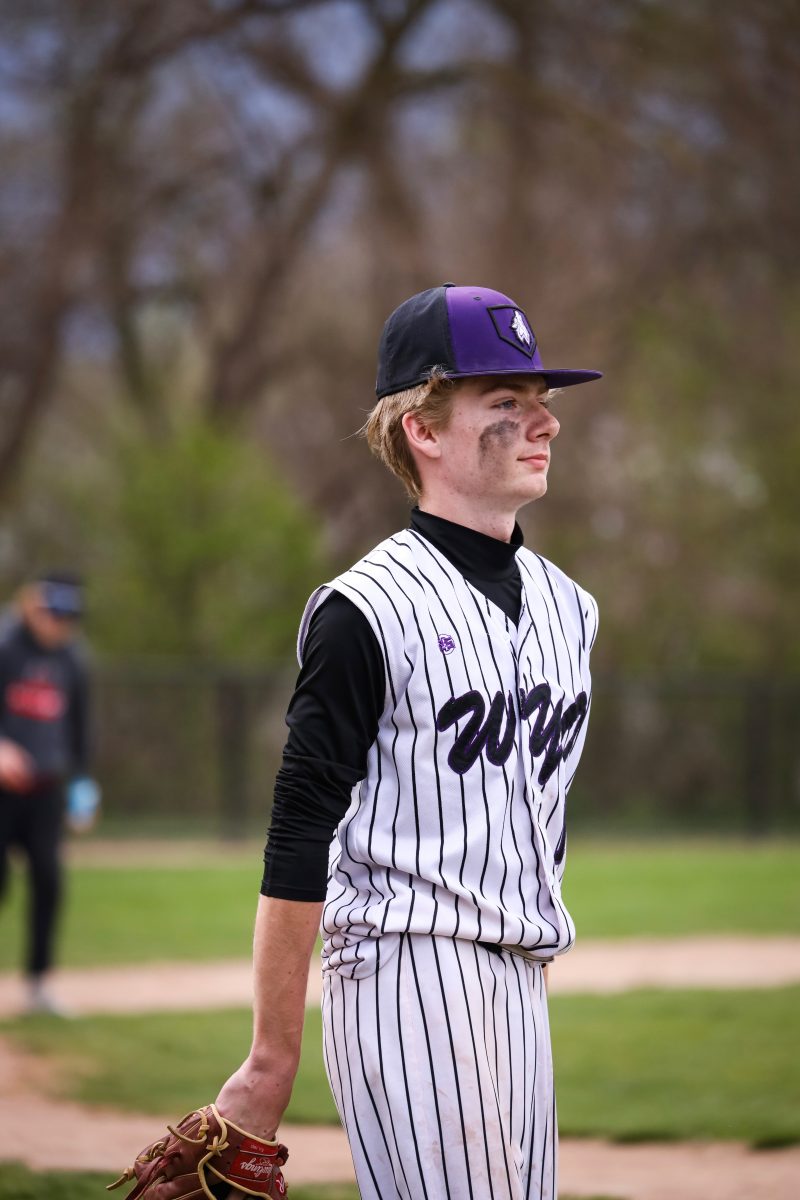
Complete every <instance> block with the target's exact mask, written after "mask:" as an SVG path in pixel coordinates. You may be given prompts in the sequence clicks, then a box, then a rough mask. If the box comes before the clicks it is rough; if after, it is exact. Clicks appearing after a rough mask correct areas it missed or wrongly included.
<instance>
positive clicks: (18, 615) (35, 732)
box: [0, 572, 89, 1015]
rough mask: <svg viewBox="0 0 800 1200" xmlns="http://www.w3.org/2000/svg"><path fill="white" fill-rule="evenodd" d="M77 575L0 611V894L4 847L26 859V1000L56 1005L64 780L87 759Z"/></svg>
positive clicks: (40, 585)
mask: <svg viewBox="0 0 800 1200" xmlns="http://www.w3.org/2000/svg"><path fill="white" fill-rule="evenodd" d="M82 616H83V588H82V585H81V581H80V579H79V578H78V577H77V576H75V575H73V574H71V573H67V572H51V573H48V574H46V575H43V576H41V577H40V578H39V579H37V580H35V581H33V582H31V583H29V584H28V585H26V586H25V587H23V588H22V590H21V591H20V593H19V595H18V597H17V600H16V603H15V604H14V605H13V606H12V607H11V608H10V609H9V610H8V611H7V612H6V613H5V614H4V617H3V618H2V621H0V897H2V895H3V892H4V891H5V885H6V882H7V877H8V857H9V849H10V848H11V847H12V846H16V847H18V848H19V849H20V850H21V851H22V853H23V855H24V857H25V859H26V860H27V866H28V874H29V883H30V897H29V906H28V937H27V948H26V961H25V971H26V976H27V984H28V1008H29V1011H32V1012H48V1013H52V1014H54V1015H58V1014H59V1013H61V1012H62V1010H61V1009H60V1007H59V1005H58V1004H57V1003H56V1001H55V999H54V997H53V995H52V993H51V991H50V988H49V983H48V975H49V972H50V970H51V968H52V966H53V949H54V938H55V931H56V923H57V918H58V913H59V908H60V902H61V898H62V893H63V868H62V863H61V846H62V842H63V831H64V823H65V822H64V817H65V807H66V790H67V786H68V785H69V784H70V783H71V782H72V781H74V780H76V779H78V778H80V777H82V776H85V774H86V772H87V769H88V699H89V680H88V672H87V668H86V662H85V659H84V654H83V651H82V649H81V647H80V645H79V644H78V635H79V631H80V624H81V618H82Z"/></svg>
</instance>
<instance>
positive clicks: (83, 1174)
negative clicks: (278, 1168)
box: [0, 1163, 608, 1200]
mask: <svg viewBox="0 0 800 1200" xmlns="http://www.w3.org/2000/svg"><path fill="white" fill-rule="evenodd" d="M108 1179H109V1176H108V1175H99V1174H97V1173H96V1172H92V1171H29V1170H28V1169H27V1168H26V1167H22V1166H20V1165H19V1164H18V1163H0V1200H54V1198H56V1197H57V1200H87V1197H91V1196H96V1197H98V1198H99V1197H100V1196H105V1197H106V1198H107V1197H108V1195H109V1193H108V1192H106V1191H105V1186H106V1184H107V1183H108ZM289 1183H290V1185H291V1186H290V1190H289V1195H290V1197H291V1200H358V1189H357V1188H356V1187H352V1186H350V1187H348V1186H347V1185H346V1184H328V1185H326V1186H324V1187H301V1186H300V1185H299V1184H294V1183H292V1182H291V1175H290V1176H289ZM110 1194H111V1195H112V1196H119V1197H120V1198H121V1200H124V1196H125V1189H124V1188H121V1189H120V1191H118V1192H112V1193H110ZM564 1200H569V1197H567V1196H565V1197H564ZM597 1200H603V1197H600V1196H598V1197H597ZM606 1200H608V1198H606Z"/></svg>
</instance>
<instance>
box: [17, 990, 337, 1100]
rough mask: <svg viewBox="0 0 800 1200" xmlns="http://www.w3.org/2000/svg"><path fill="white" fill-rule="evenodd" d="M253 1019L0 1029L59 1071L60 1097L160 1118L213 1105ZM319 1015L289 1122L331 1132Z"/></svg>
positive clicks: (124, 1020)
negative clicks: (49, 1060) (51, 1059)
mask: <svg viewBox="0 0 800 1200" xmlns="http://www.w3.org/2000/svg"><path fill="white" fill-rule="evenodd" d="M251 1030H252V1017H251V1015H250V1013H249V1012H247V1011H245V1010H244V1009H226V1010H222V1011H218V1012H187V1013H178V1014H175V1013H160V1014H157V1015H147V1016H130V1017H128V1016H126V1017H87V1018H83V1019H81V1020H76V1021H70V1022H69V1023H67V1024H65V1023H63V1022H60V1021H53V1020H52V1019H48V1018H47V1017H36V1018H30V1017H29V1018H23V1019H21V1020H17V1021H13V1022H6V1023H4V1024H3V1025H0V1031H1V1032H2V1033H3V1035H5V1034H6V1033H9V1032H10V1033H11V1035H12V1036H13V1038H14V1039H15V1040H16V1041H18V1042H20V1043H21V1044H22V1045H23V1046H25V1047H26V1048H27V1049H30V1050H33V1051H35V1052H37V1053H40V1054H43V1055H47V1056H50V1055H53V1056H54V1057H56V1058H57V1059H60V1060H61V1062H62V1064H63V1066H64V1076H65V1082H66V1084H67V1087H66V1092H65V1094H66V1095H69V1096H70V1097H74V1098H76V1099H79V1100H83V1101H85V1102H86V1103H89V1104H111V1105H112V1106H113V1107H115V1108H119V1109H123V1110H128V1111H132V1112H150V1113H155V1114H158V1115H168V1114H170V1113H173V1114H174V1113H180V1114H183V1113H185V1112H189V1111H190V1110H191V1109H193V1108H196V1107H197V1106H198V1104H207V1103H208V1101H209V1100H213V1099H214V1097H215V1096H216V1094H217V1092H218V1091H219V1089H220V1086H221V1085H222V1083H223V1082H224V1080H225V1079H227V1077H228V1076H229V1075H230V1073H231V1071H233V1070H234V1068H235V1067H237V1066H238V1065H239V1063H240V1062H241V1061H242V1060H243V1059H244V1057H245V1055H246V1054H247V1052H248V1050H249V1048H250V1034H251ZM321 1047H322V1020H321V1016H320V1013H319V1010H318V1009H317V1010H314V1009H312V1010H310V1011H309V1012H308V1014H307V1016H306V1034H305V1037H304V1040H303V1054H302V1058H301V1062H300V1070H299V1072H298V1076H297V1081H296V1083H295V1088H294V1094H293V1096H292V1101H291V1104H290V1106H289V1109H288V1110H287V1113H286V1120H287V1121H295V1122H299V1123H302V1124H318V1123H321V1124H337V1123H338V1116H337V1114H336V1109H335V1107H334V1104H333V1100H332V1099H331V1094H330V1090H329V1088H328V1081H327V1078H326V1076H325V1068H324V1066H323V1063H322V1048H321Z"/></svg>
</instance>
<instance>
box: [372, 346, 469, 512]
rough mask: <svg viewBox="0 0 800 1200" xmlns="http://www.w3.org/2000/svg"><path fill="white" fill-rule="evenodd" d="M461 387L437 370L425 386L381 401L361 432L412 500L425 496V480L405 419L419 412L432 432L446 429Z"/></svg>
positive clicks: (419, 385)
mask: <svg viewBox="0 0 800 1200" xmlns="http://www.w3.org/2000/svg"><path fill="white" fill-rule="evenodd" d="M458 384H459V381H458V380H457V379H448V378H447V377H446V376H445V375H444V373H443V372H442V371H440V370H436V369H434V370H433V371H432V372H431V376H430V379H428V380H426V381H425V383H420V384H417V386H416V387H412V388H406V389H405V391H402V392H394V393H393V394H392V395H391V396H384V397H383V399H381V400H379V401H378V403H377V404H376V405H375V407H374V408H373V410H372V412H371V413H370V414H369V416H368V417H367V420H366V422H365V424H364V425H363V427H362V428H361V430H360V431H359V432H360V433H361V434H362V435H363V436H364V437H365V438H366V439H367V445H368V446H369V448H370V450H371V451H372V453H373V454H374V455H375V457H376V458H379V459H380V460H381V462H382V463H383V464H384V466H387V467H388V468H389V470H390V471H391V472H392V474H394V475H396V476H397V478H398V479H399V480H400V481H401V482H402V484H403V485H404V487H405V489H406V491H407V492H408V495H409V497H410V498H411V499H412V500H419V498H420V495H421V494H422V479H421V478H420V474H419V469H418V467H417V464H416V462H415V460H414V455H413V454H412V453H411V447H410V446H409V444H408V438H407V437H406V431H405V430H404V429H403V417H404V416H405V415H406V413H416V415H417V416H418V417H420V418H421V419H422V420H423V421H424V422H425V424H426V425H427V426H428V427H429V428H430V429H434V430H437V429H444V428H446V426H447V423H448V421H449V420H450V413H451V410H452V403H453V395H454V393H455V391H456V389H457V387H458Z"/></svg>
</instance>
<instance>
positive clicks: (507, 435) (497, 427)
mask: <svg viewBox="0 0 800 1200" xmlns="http://www.w3.org/2000/svg"><path fill="white" fill-rule="evenodd" d="M518 431H519V423H518V422H517V421H512V420H511V419H510V418H509V417H506V418H505V419H504V420H502V421H495V423H494V425H487V426H486V428H485V429H484V431H483V433H482V434H481V436H480V437H479V438H478V449H479V451H480V456H481V458H485V457H486V455H487V454H488V453H489V452H490V450H491V448H492V445H493V444H496V445H498V446H510V445H511V443H512V442H513V441H514V439H515V438H516V436H517V433H518Z"/></svg>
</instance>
